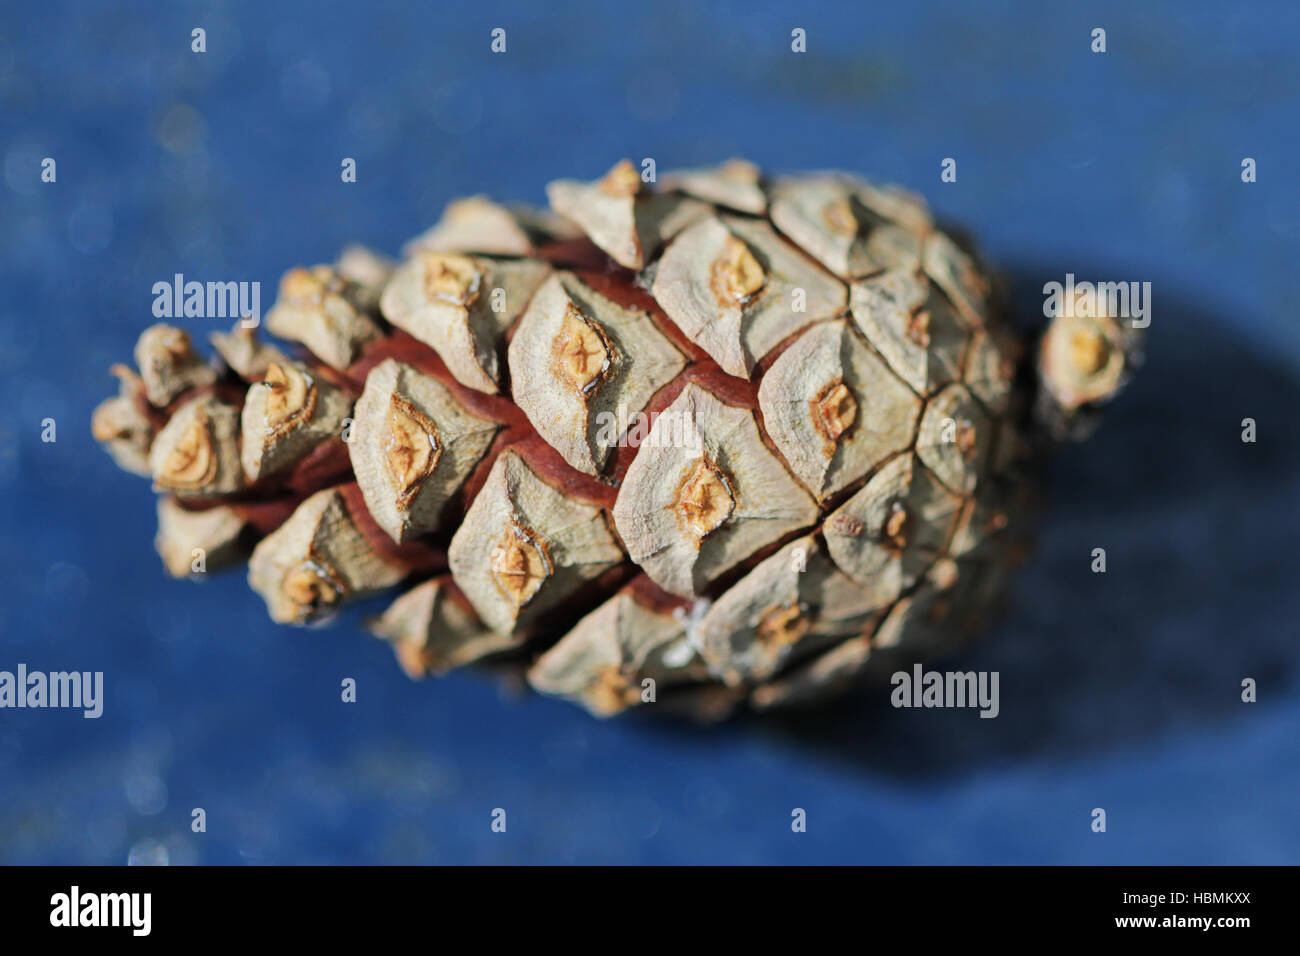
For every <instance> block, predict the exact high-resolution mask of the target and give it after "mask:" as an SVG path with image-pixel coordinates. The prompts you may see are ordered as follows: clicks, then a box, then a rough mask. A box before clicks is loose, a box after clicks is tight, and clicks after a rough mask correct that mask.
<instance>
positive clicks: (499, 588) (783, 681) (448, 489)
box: [94, 160, 1137, 719]
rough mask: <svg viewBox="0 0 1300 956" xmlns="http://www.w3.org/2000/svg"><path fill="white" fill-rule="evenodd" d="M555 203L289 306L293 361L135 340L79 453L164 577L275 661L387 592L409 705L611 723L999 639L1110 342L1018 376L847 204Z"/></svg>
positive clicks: (1119, 365) (1120, 371)
mask: <svg viewBox="0 0 1300 956" xmlns="http://www.w3.org/2000/svg"><path fill="white" fill-rule="evenodd" d="M548 195H549V197H550V200H551V203H552V206H553V212H551V213H544V212H540V211H535V210H528V209H524V208H521V207H516V206H504V205H500V204H497V203H495V202H493V201H491V200H489V199H487V198H486V197H481V196H479V197H474V198H472V199H467V200H461V201H458V202H455V203H453V204H452V205H451V206H449V207H448V210H447V212H446V214H445V216H444V218H443V220H442V221H441V222H439V223H438V224H436V225H435V226H434V227H433V228H432V229H430V230H429V231H428V232H426V233H425V234H424V235H423V236H421V237H419V238H418V239H416V240H413V241H412V242H410V243H408V244H407V246H406V253H407V258H406V259H405V261H403V262H400V263H392V262H389V261H388V260H386V259H384V258H383V257H381V256H377V255H375V254H373V253H369V252H367V251H365V250H361V249H356V248H352V249H349V250H348V251H347V252H346V253H345V254H344V255H343V256H342V257H341V258H340V260H339V261H338V262H337V263H334V264H332V265H315V266H310V267H296V268H294V269H291V270H290V271H289V272H288V273H287V274H286V276H285V278H284V281H283V282H282V284H281V287H280V298H279V301H278V302H277V303H276V305H275V307H274V308H273V309H272V310H271V312H270V313H269V315H268V325H269V327H270V328H271V330H272V331H273V332H275V333H276V334H277V335H278V336H279V337H280V338H282V339H284V340H286V342H287V343H289V344H288V345H286V346H285V347H284V348H283V349H281V348H276V347H275V346H272V345H269V344H266V343H263V342H260V341H258V340H257V338H256V336H255V334H254V333H253V332H252V331H251V330H249V329H246V328H237V329H236V330H235V331H234V332H232V333H230V334H215V335H213V336H212V338H213V343H214V345H215V347H216V349H217V352H218V358H216V359H214V361H213V362H212V363H210V364H205V363H204V362H203V360H202V359H201V358H200V357H199V356H198V355H197V354H196V353H195V352H194V350H193V348H192V346H191V341H190V336H189V335H188V334H186V333H185V332H184V331H183V330H180V329H172V328H168V327H163V326H155V327H153V328H150V329H148V330H146V331H145V333H144V335H143V336H142V337H141V341H140V344H139V346H138V347H137V349H136V358H137V362H138V364H139V366H140V368H139V374H138V375H137V374H135V373H133V372H130V371H129V370H127V369H125V368H122V367H116V368H115V373H116V374H117V375H118V377H119V378H120V379H121V382H122V386H121V390H120V393H119V394H118V395H116V396H114V397H112V398H110V399H108V400H107V401H106V402H105V403H104V404H103V405H102V406H101V407H100V409H99V410H97V412H96V415H95V420H94V434H95V437H96V438H97V439H99V440H100V441H101V442H103V443H104V444H105V445H106V447H107V448H108V450H109V451H110V452H111V453H112V454H113V456H114V457H115V459H116V460H117V461H118V463H119V464H121V465H122V466H123V467H125V468H127V469H129V470H132V471H138V472H143V473H146V474H148V475H150V476H151V477H152V478H153V481H154V483H155V487H156V488H157V489H158V490H159V491H160V492H165V493H166V494H167V497H166V499H165V501H164V507H161V508H160V510H159V514H160V520H161V522H162V527H161V528H160V532H159V536H158V547H159V550H160V553H161V554H162V556H163V558H164V562H165V565H166V567H167V569H168V570H169V572H170V573H172V574H177V575H191V576H192V575H193V574H195V573H202V572H206V571H211V570H215V569H216V568H217V567H219V566H220V565H222V564H226V563H230V562H233V561H238V560H241V559H243V558H248V559H249V566H250V574H249V581H250V584H251V585H252V587H253V588H254V589H255V590H256V591H257V592H258V593H259V594H260V595H261V596H262V597H263V598H264V599H265V601H266V603H267V606H268V609H269V612H270V614H271V616H272V617H273V618H274V619H275V620H277V621H280V622H284V623H292V624H306V623H310V622H312V621H316V620H319V619H321V618H322V617H324V616H327V615H330V614H332V613H334V612H335V611H337V610H338V609H339V608H341V607H343V606H344V605H346V604H347V603H348V602H349V601H350V600H352V599H354V598H358V597H361V596H364V595H369V594H373V593H375V592H377V591H381V590H386V589H391V588H394V587H396V586H398V585H405V586H406V589H405V591H404V592H403V593H399V594H397V595H396V596H395V600H394V601H393V603H392V604H391V606H390V608H389V609H388V610H387V611H386V612H384V613H383V614H382V615H380V616H379V617H378V618H377V619H375V620H374V621H372V622H371V623H370V627H371V629H372V631H373V632H374V633H375V634H376V635H377V636H379V637H381V638H383V639H384V640H386V641H389V642H390V643H391V644H392V645H393V646H394V649H395V651H396V653H397V656H398V659H399V661H400V663H401V665H402V667H403V668H404V669H405V670H406V671H407V672H408V673H409V674H411V675H412V676H422V675H424V674H426V673H429V672H436V673H442V672H445V671H447V670H450V669H452V668H455V667H459V666H462V665H465V664H469V663H472V662H475V661H489V660H490V661H491V662H493V663H496V662H500V663H503V664H505V665H506V666H509V667H514V668H516V669H518V668H522V669H524V670H525V671H526V674H527V678H528V680H529V681H530V683H531V684H532V685H533V686H534V687H535V688H536V689H538V690H539V691H542V692H544V693H548V694H556V695H560V696H564V697H567V698H570V699H572V700H574V701H576V702H578V703H580V704H582V705H583V706H585V707H586V708H587V709H589V710H590V711H591V712H592V713H594V714H598V715H602V716H604V715H609V714H613V713H617V712H620V711H622V710H625V709H627V708H629V707H634V706H646V705H651V704H653V705H656V706H657V705H664V704H666V705H669V706H668V707H666V708H665V709H666V710H674V711H675V710H685V711H686V712H688V713H692V714H694V715H696V716H698V717H704V718H709V719H713V718H717V717H720V716H723V715H725V714H727V713H729V712H731V711H732V710H733V709H734V708H735V707H737V706H739V705H742V704H745V703H746V702H748V703H749V704H750V705H751V706H754V707H757V708H768V707H775V706H779V705H786V704H794V703H801V702H817V701H821V700H825V699H827V698H828V697H830V696H832V695H833V694H835V693H837V692H840V691H842V690H843V689H845V688H847V687H849V686H852V685H853V684H854V683H857V682H860V681H863V680H867V679H870V678H871V677H872V675H873V674H874V673H876V672H878V671H880V670H881V668H886V667H887V668H888V669H890V670H892V669H894V668H896V667H897V666H898V665H899V664H900V663H902V662H907V661H913V660H917V659H919V658H921V657H923V656H929V655H933V654H936V653H942V652H946V651H949V650H951V649H952V648H953V647H955V646H957V645H959V644H960V642H961V641H962V640H963V639H964V638H965V636H967V635H968V634H970V633H972V632H973V631H975V630H976V629H978V628H979V627H980V626H981V625H982V624H983V623H984V622H986V621H987V620H988V618H989V617H990V616H991V614H992V613H993V612H994V610H995V609H996V607H997V604H998V601H999V599H1000V597H1001V595H1002V593H1003V590H1004V585H1005V581H1006V579H1007V571H1008V570H1009V569H1010V567H1011V566H1012V565H1013V564H1014V563H1015V562H1016V561H1017V560H1018V559H1019V556H1020V555H1022V554H1023V553H1024V552H1025V547H1024V540H1025V528H1026V524H1027V519H1028V517H1029V511H1030V507H1031V505H1032V503H1033V501H1034V499H1035V494H1034V492H1035V489H1034V475H1035V473H1036V471H1037V467H1038V464H1039V462H1040V460H1041V458H1042V453H1043V451H1044V450H1045V449H1046V447H1047V446H1048V444H1049V440H1050V439H1051V438H1053V437H1066V436H1068V435H1071V434H1076V433H1079V432H1081V431H1082V430H1083V425H1082V424H1081V420H1082V416H1084V415H1085V414H1086V415H1087V416H1091V415H1092V414H1094V413H1095V411H1096V409H1097V408H1098V407H1099V406H1100V405H1101V404H1103V403H1104V402H1105V401H1107V400H1108V399H1109V398H1110V397H1111V396H1112V395H1113V394H1114V393H1115V392H1116V391H1117V390H1118V388H1119V387H1120V385H1121V384H1122V383H1123V381H1124V380H1125V379H1126V378H1127V373H1128V371H1129V366H1131V364H1132V362H1133V360H1134V358H1135V356H1136V354H1137V350H1136V349H1135V348H1134V341H1135V340H1133V339H1132V337H1131V336H1130V335H1129V334H1128V332H1126V331H1124V330H1122V329H1121V328H1120V325H1119V323H1118V322H1117V321H1116V320H1112V319H1109V318H1107V317H1100V318H1096V319H1092V320H1089V322H1088V323H1084V322H1082V321H1081V320H1080V319H1078V318H1077V317H1075V316H1073V315H1070V316H1063V317H1062V318H1061V319H1060V320H1058V321H1057V322H1055V323H1052V325H1051V327H1050V328H1049V329H1048V330H1047V331H1046V333H1045V335H1043V336H1042V341H1041V343H1034V342H1031V341H1027V340H1026V339H1025V338H1023V337H1022V336H1019V335H1017V334H1016V333H1015V332H1013V330H1012V328H1011V327H1010V325H1009V324H1008V323H1007V322H1006V320H1005V318H1004V316H1003V314H1002V312H1001V307H1000V305H999V303H998V302H997V301H996V299H995V297H994V295H993V283H992V281H991V278H990V276H989V274H988V272H987V271H986V270H985V269H984V268H983V266H982V265H981V264H980V263H979V261H978V260H977V259H976V258H975V256H974V254H973V253H972V252H971V251H970V250H969V249H968V248H965V247H964V246H963V245H961V244H960V243H958V242H957V241H956V240H955V239H954V238H952V237H951V236H950V235H948V234H947V233H945V232H944V231H942V230H941V229H939V228H937V227H936V226H935V225H934V222H933V220H932V219H931V216H930V214H929V212H928V210H927V209H926V207H925V205H924V203H923V202H922V201H921V200H920V199H919V198H917V197H915V196H913V195H910V194H908V193H905V192H903V191H901V190H898V189H895V188H892V187H879V186H876V185H873V184H870V183H868V182H865V181H863V180H860V179H856V178H854V177H851V176H847V175H842V174H833V173H819V174H815V175H808V176H795V177H790V178H783V179H776V180H769V179H767V178H765V177H764V176H763V175H762V174H761V173H760V172H759V170H758V169H757V168H756V167H755V166H753V165H752V164H750V163H747V162H743V161H740V160H733V161H731V162H728V163H724V164H723V165H721V166H719V167H717V168H710V169H693V170H689V171H685V172H682V173H679V174H675V175H671V176H665V177H664V179H663V183H662V185H659V186H656V185H654V184H650V183H646V182H643V181H642V177H641V175H640V174H639V172H638V171H637V169H636V167H634V166H633V165H632V164H630V163H628V162H626V161H625V162H622V163H619V164H618V165H617V166H615V167H614V168H613V169H612V170H611V171H610V172H609V173H607V174H606V175H605V176H603V177H602V178H600V179H597V180H595V181H594V182H576V181H570V180H565V181H562V182H557V183H553V184H551V186H550V187H549V189H548ZM1035 346H1037V354H1035ZM251 542H256V544H255V545H253V546H252V548H251V554H250V553H249V550H248V549H249V545H250V543H251Z"/></svg>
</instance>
